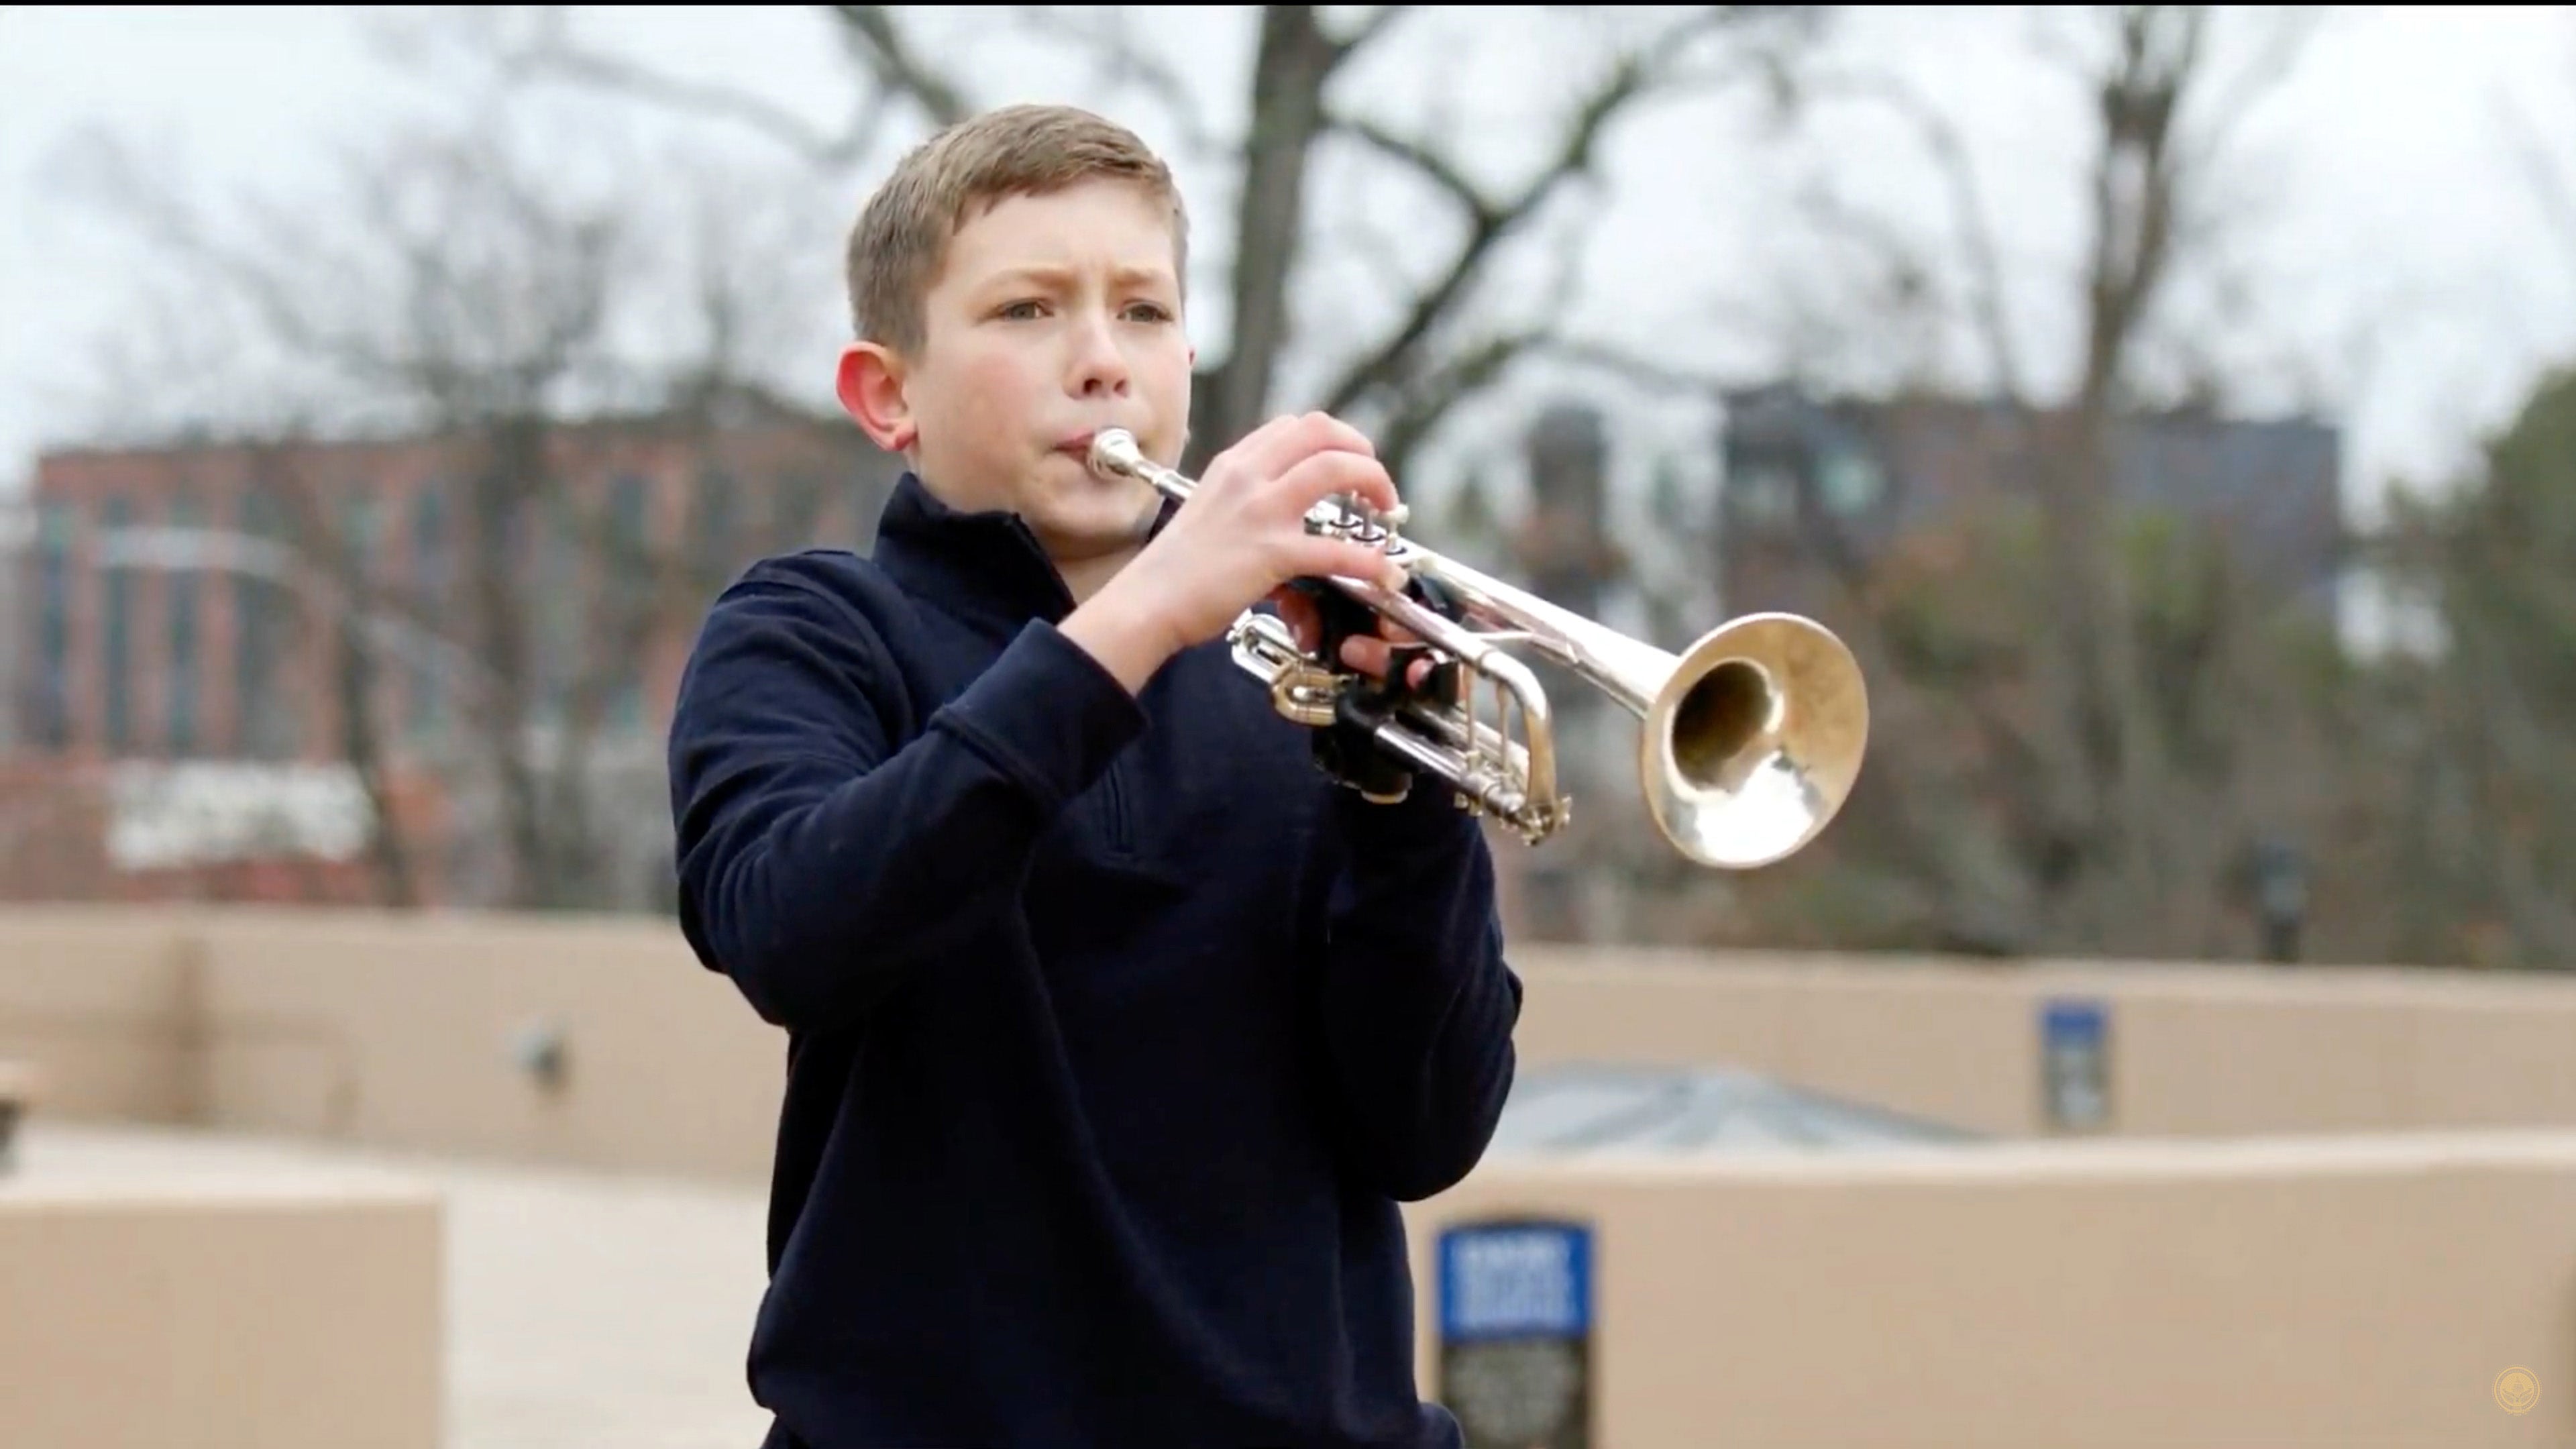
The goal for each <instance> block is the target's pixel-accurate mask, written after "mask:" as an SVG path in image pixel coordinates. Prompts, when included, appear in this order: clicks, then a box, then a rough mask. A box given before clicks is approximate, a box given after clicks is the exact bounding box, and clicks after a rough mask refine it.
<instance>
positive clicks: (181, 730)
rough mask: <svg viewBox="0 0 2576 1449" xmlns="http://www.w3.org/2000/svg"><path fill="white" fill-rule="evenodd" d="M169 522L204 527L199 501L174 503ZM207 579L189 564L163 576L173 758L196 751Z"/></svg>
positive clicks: (170, 745) (179, 526) (178, 525)
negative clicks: (202, 597)
mask: <svg viewBox="0 0 2576 1449" xmlns="http://www.w3.org/2000/svg"><path fill="white" fill-rule="evenodd" d="M170 522H171V524H172V526H174V527H177V528H186V529H195V528H201V527H203V526H204V521H203V518H202V510H201V509H199V507H198V506H197V503H196V500H194V499H189V498H183V499H180V500H179V501H178V502H177V503H175V504H173V505H172V506H171V509H170ZM204 581H205V573H204V572H203V571H202V570H200V569H196V568H187V567H183V568H176V569H172V570H171V571H170V572H169V573H168V574H166V575H165V576H164V577H163V579H162V596H163V597H164V598H165V599H166V600H167V601H168V603H169V609H170V672H169V681H170V693H169V706H170V720H169V728H168V730H167V734H168V737H169V753H170V755H171V756H172V757H173V758H185V757H187V756H190V755H193V754H195V753H196V752H197V743H198V741H197V717H198V710H199V702H198V701H199V688H200V686H199V681H198V671H199V669H200V668H201V660H200V650H199V647H198V644H199V639H200V634H199V626H198V610H199V607H200V600H199V597H198V596H199V594H200V592H201V591H202V590H203V588H204Z"/></svg>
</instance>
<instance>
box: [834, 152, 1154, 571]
mask: <svg viewBox="0 0 2576 1449" xmlns="http://www.w3.org/2000/svg"><path fill="white" fill-rule="evenodd" d="M922 310H923V319H922V320H923V330H924V337H925V346H924V347H923V348H922V349H921V351H920V354H919V355H917V356H905V355H897V354H894V353H892V352H890V351H888V350H887V349H885V348H883V347H879V346H877V345H876V344H872V343H864V342H862V343H858V344H854V345H853V346H852V347H851V348H850V349H849V350H848V351H847V352H846V353H845V354H844V355H843V357H842V361H841V376H840V384H841V398H842V402H843V403H844V405H845V406H847V407H848V408H849V410H850V413H851V415H852V416H853V417H854V418H856V419H857V420H858V421H859V422H860V424H861V425H862V426H864V427H866V428H867V430H868V432H869V434H870V436H872V437H874V438H875V439H876V441H877V442H878V444H879V445H880V446H884V447H888V448H892V449H895V450H898V451H901V452H904V453H905V454H907V455H908V456H909V457H910V459H911V460H912V462H913V466H914V467H915V469H916V470H917V471H918V472H919V473H920V474H921V477H922V481H923V482H924V483H925V484H927V485H928V486H929V487H930V488H931V490H932V491H933V492H934V493H936V494H937V495H938V496H939V497H940V498H941V499H943V500H944V501H946V502H947V503H949V504H950V505H951V506H953V507H957V508H961V509H965V510H968V511H978V510H983V509H1006V510H1011V511H1015V512H1017V513H1019V514H1020V515H1021V516H1022V517H1023V518H1024V519H1026V520H1027V522H1028V524H1029V526H1030V528H1031V530H1032V531H1034V532H1035V533H1036V534H1037V536H1038V538H1039V541H1040V542H1042V543H1043V544H1045V546H1046V548H1047V550H1048V552H1049V553H1050V554H1052V555H1054V557H1055V559H1056V560H1057V562H1058V564H1059V565H1079V564H1082V563H1086V562H1091V561H1094V560H1107V559H1110V558H1113V557H1115V556H1117V555H1120V554H1122V553H1124V552H1126V551H1129V550H1132V549H1133V548H1135V547H1136V546H1138V545H1139V544H1141V543H1142V542H1143V534H1144V529H1145V526H1146V525H1147V524H1148V523H1150V521H1151V520H1152V518H1153V516H1154V512H1155V510H1156V509H1157V508H1158V507H1159V506H1160V503H1161V498H1160V496H1159V495H1157V494H1155V493H1154V492H1153V490H1151V489H1150V488H1147V487H1146V486H1144V485H1142V484H1138V483H1132V482H1122V481H1103V480H1102V479H1100V478H1098V477H1096V476H1094V475H1093V474H1092V472H1091V470H1090V469H1089V467H1088V466H1086V464H1085V463H1084V461H1083V453H1084V449H1085V447H1086V445H1087V444H1088V442H1089V439H1090V436H1091V434H1092V433H1093V432H1094V431H1095V430H1097V429H1100V428H1106V427H1121V428H1126V429H1128V430H1129V431H1131V432H1133V433H1134V434H1135V435H1136V440H1137V442H1138V444H1139V445H1140V446H1141V447H1142V448H1143V449H1144V451H1145V453H1146V455H1147V456H1149V457H1151V458H1154V459H1156V460H1157V461H1159V462H1162V463H1165V464H1174V463H1177V461H1178V460H1179V457H1180V452H1181V447H1182V444H1183V442H1184V440H1185V439H1186V437H1187V429H1188V422H1189V412H1190V370H1191V368H1192V366H1193V365H1194V364H1195V362H1196V360H1197V351H1196V349H1194V348H1193V347H1191V345H1190V341H1189V337H1188V335H1187V333H1186V332H1185V331H1184V329H1183V327H1182V321H1181V294H1180V280H1179V278H1178V277H1177V276H1176V275H1175V274H1174V269H1173V245H1172V227H1171V220H1170V217H1169V215H1168V213H1166V212H1165V211H1163V210H1162V209H1161V208H1159V207H1157V206H1155V205H1154V204H1153V202H1152V201H1151V199H1150V198H1149V197H1148V195H1147V194H1146V193H1145V191H1144V190H1143V189H1141V188H1139V187H1135V186H1130V185H1126V184H1122V183H1118V182H1113V181H1096V182H1086V183H1082V184H1079V185H1076V186H1073V187H1069V188H1067V189H1065V190H1063V191H1059V192H1055V193H1053V194H1051V195H1046V196H1015V197H1011V198H1008V199H1006V200H1004V201H1002V202H1000V203H998V204H996V205H995V206H993V207H992V208H991V209H990V210H985V211H979V212H972V213H970V214H969V216H968V218H967V220H966V222H965V224H964V225H963V226H961V227H960V228H959V229H958V232H957V235H956V236H955V237H954V238H953V239H952V240H951V241H950V243H949V247H948V257H947V262H946V265H945V266H944V267H943V268H942V269H941V271H940V273H939V276H938V278H937V280H936V281H935V282H934V283H933V284H932V286H931V288H930V291H929V294H928V296H926V297H925V298H924V299H923V309H922Z"/></svg>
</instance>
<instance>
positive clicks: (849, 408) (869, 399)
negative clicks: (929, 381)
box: [835, 341, 920, 453]
mask: <svg viewBox="0 0 2576 1449" xmlns="http://www.w3.org/2000/svg"><path fill="white" fill-rule="evenodd" d="M835 382H836V384H837V387H836V390H837V391H838V392H839V393H840V396H841V408H842V410H843V411H845V412H847V413H848V414H849V415H850V418H851V420H852V421H854V422H856V423H857V424H858V425H859V428H860V430H861V431H862V432H865V433H866V434H867V435H868V439H869V441H871V442H873V443H875V444H876V445H877V446H878V447H880V448H883V449H885V450H886V451H887V452H889V453H901V452H905V451H908V450H909V449H910V448H911V447H912V444H913V440H914V439H915V438H916V437H918V436H919V435H920V429H919V428H917V427H916V426H915V425H914V423H913V419H912V408H911V405H910V404H909V403H907V402H906V401H905V400H904V395H903V357H902V355H901V354H899V353H897V352H895V351H894V349H892V348H890V347H887V346H885V345H884V344H882V343H877V342H866V341H860V342H853V343H851V344H849V345H848V346H846V347H844V348H842V349H841V366H840V371H839V374H838V376H837V377H836V379H835Z"/></svg>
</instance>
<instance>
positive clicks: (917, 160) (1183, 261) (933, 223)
mask: <svg viewBox="0 0 2576 1449" xmlns="http://www.w3.org/2000/svg"><path fill="white" fill-rule="evenodd" d="M1095 178H1109V179H1114V180H1120V181H1129V182H1133V183H1135V184H1137V185H1139V186H1141V187H1143V188H1144V189H1145V191H1146V193H1147V194H1148V195H1149V196H1151V197H1152V198H1153V199H1154V201H1155V202H1156V203H1157V204H1159V205H1163V206H1167V207H1169V208H1170V210H1171V215H1172V265H1173V268H1174V270H1175V271H1176V272H1177V273H1178V274H1179V276H1180V277H1181V278H1182V279H1183V280H1184V282H1186V279H1187V277H1188V273H1189V235H1190V227H1189V216H1188V213H1187V211H1186V210H1185V209H1184V208H1183V206H1182V204H1181V195H1180V188H1179V187H1178V186H1177V185H1176V184H1174V182H1173V180H1172V173H1171V169H1170V168H1169V167H1168V166H1166V165H1164V164H1163V160H1162V158H1161V157H1159V156H1157V155H1155V154H1154V152H1153V149H1152V148H1151V147H1149V146H1147V145H1146V144H1145V143H1144V142H1143V141H1142V140H1141V139H1139V138H1138V137H1137V136H1136V134H1135V133H1134V132H1132V131H1129V130H1128V129H1127V128H1125V127H1123V126H1120V125H1118V124H1116V123H1115V122H1112V121H1109V120H1105V119H1103V118H1102V117H1100V116H1097V115H1094V114H1092V113H1091V112H1089V111H1086V110H1082V109H1079V108H1077V107H1073V106H1040V105H1021V106H1005V107H1003V108H1001V109H999V110H993V111H987V112H985V113H984V114H982V115H980V116H975V117H971V118H969V119H967V120H964V121H960V122H958V123H957V124H955V125H953V126H950V127H948V128H946V129H945V130H942V131H940V132H939V133H938V134H937V135H934V136H932V137H931V138H930V139H929V140H927V141H924V142H923V143H921V144H920V145H919V146H917V147H915V148H913V150H912V151H911V152H910V153H909V154H907V155H906V156H905V157H904V158H903V160H902V161H900V162H898V163H897V164H896V166H895V169H894V174H893V175H891V176H889V177H887V178H886V180H885V184H883V185H882V186H880V187H878V188H877V191H876V194H875V195H874V196H871V197H869V198H868V204H867V206H866V208H865V209H863V210H862V211H861V212H860V213H859V220H858V224H857V225H856V226H854V227H853V228H851V231H850V250H849V286H850V321H851V325H852V326H853V327H854V328H855V329H856V330H857V333H858V335H859V336H860V337H861V338H862V339H864V340H867V341H871V342H877V343H882V344H884V345H885V346H888V347H892V348H894V349H895V350H896V351H898V352H906V353H911V352H918V351H920V349H921V346H922V342H923V331H924V326H925V323H924V319H923V317H922V299H923V298H924V297H925V296H926V295H928V293H929V291H930V288H931V286H932V284H933V283H935V282H936V281H937V280H938V278H939V271H940V268H941V267H942V266H943V265H944V264H945V263H946V261H947V257H948V242H949V239H950V238H952V237H954V236H955V235H956V234H957V229H958V228H959V227H960V226H962V225H964V224H965V221H966V219H967V215H968V213H969V211H970V209H973V208H978V207H989V206H991V205H993V204H994V203H996V202H999V201H1002V200H1005V199H1007V198H1009V197H1012V196H1021V195H1045V194H1046V193H1048V192H1052V191H1057V190H1061V189H1062V188H1064V187H1067V186H1071V185H1073V184H1074V183H1076V182H1080V181H1087V180H1092V179H1095Z"/></svg>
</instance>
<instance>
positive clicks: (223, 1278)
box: [0, 1125, 445, 1449]
mask: <svg viewBox="0 0 2576 1449" xmlns="http://www.w3.org/2000/svg"><path fill="white" fill-rule="evenodd" d="M444 1253H445V1243H444V1235H443V1228H442V1222H441V1203H440V1200H439V1197H438V1195H437V1193H436V1192H435V1191H434V1190H432V1189H431V1188H429V1187H427V1186H425V1185H423V1184H419V1183H415V1182H411V1181H408V1180H405V1179H402V1178H399V1177H395V1176H391V1175H387V1174H382V1173H377V1172H371V1171H360V1170H353V1169H348V1168H341V1167H336V1166H328V1165H323V1164H318V1163H315V1162H312V1161H309V1160H300V1159H298V1158H297V1157H296V1156H295V1155H294V1154H290V1153H284V1152H262V1151H256V1150H254V1151H250V1152H227V1151H223V1150H220V1149H218V1148H214V1147H210V1146H207V1145H203V1144H194V1143H189V1142H185V1141H182V1140H176V1139H164V1138H161V1137H159V1136H157V1135H123V1134H120V1135H112V1136H105V1137H101V1136H95V1135H92V1134H87V1133H78V1132H75V1133H70V1134H64V1133H60V1132H57V1131H53V1130H48V1129H47V1128H45V1127H43V1126H41V1125H40V1126H39V1127H38V1128H36V1129H34V1130H31V1131H29V1132H28V1133H26V1134H24V1137H23V1139H22V1141H21V1144H20V1152H19V1165H18V1169H17V1171H15V1172H14V1173H12V1174H11V1175H10V1176H9V1177H7V1178H6V1179H0V1364H6V1365H7V1371H6V1372H0V1424H4V1425H7V1426H8V1428H7V1432H6V1435H5V1437H6V1439H7V1441H8V1442H10V1443H12V1444H30V1445H35V1444H81V1445H95V1446H101V1449H105V1446H126V1445H131V1446H135V1449H143V1446H154V1449H162V1446H178V1445H185V1446H188V1449H325V1446H333V1449H337V1446H344V1445H348V1444H355V1443H365V1444H369V1445H382V1446H386V1449H440V1445H441V1442H442V1438H443V1434H444V1419H443V1414H444V1397H445V1383H444V1326H445V1325H444V1299H443V1293H444V1284H443V1274H444V1268H445V1264H444V1261H443V1259H444Z"/></svg>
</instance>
